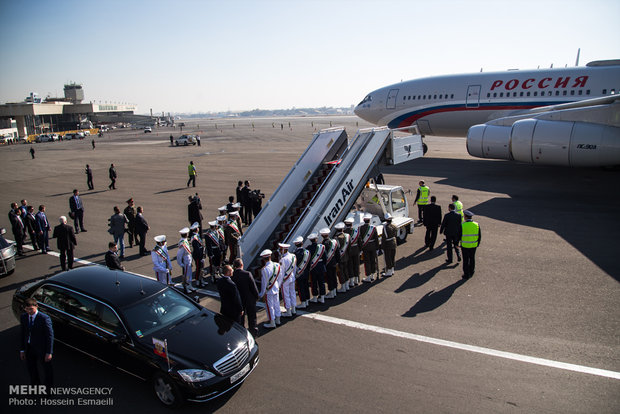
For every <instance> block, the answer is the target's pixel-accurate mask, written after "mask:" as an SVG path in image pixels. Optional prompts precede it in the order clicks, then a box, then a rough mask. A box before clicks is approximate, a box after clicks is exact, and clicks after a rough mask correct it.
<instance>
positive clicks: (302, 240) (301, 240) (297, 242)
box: [293, 236, 304, 244]
mask: <svg viewBox="0 0 620 414" xmlns="http://www.w3.org/2000/svg"><path fill="white" fill-rule="evenodd" d="M303 242H304V238H303V237H301V236H297V237H295V240H293V243H295V244H300V243H303Z"/></svg>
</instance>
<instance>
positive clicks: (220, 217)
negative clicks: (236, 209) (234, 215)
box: [216, 216, 226, 221]
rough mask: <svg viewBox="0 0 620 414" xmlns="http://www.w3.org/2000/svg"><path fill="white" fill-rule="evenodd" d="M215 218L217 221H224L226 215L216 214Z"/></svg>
mask: <svg viewBox="0 0 620 414" xmlns="http://www.w3.org/2000/svg"><path fill="white" fill-rule="evenodd" d="M216 220H217V221H226V216H217V217H216Z"/></svg>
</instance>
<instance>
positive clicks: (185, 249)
mask: <svg viewBox="0 0 620 414" xmlns="http://www.w3.org/2000/svg"><path fill="white" fill-rule="evenodd" d="M179 233H181V239H180V240H179V246H178V249H177V264H178V265H179V266H180V267H181V271H182V272H183V282H182V283H183V291H184V292H185V293H189V291H193V290H194V289H193V287H192V249H191V247H190V244H189V240H188V239H187V236H188V235H189V228H187V227H183V228H182V229H181V230H179ZM188 286H189V288H188Z"/></svg>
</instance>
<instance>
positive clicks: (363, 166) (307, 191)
mask: <svg viewBox="0 0 620 414" xmlns="http://www.w3.org/2000/svg"><path fill="white" fill-rule="evenodd" d="M422 155H423V144H422V137H421V136H420V135H417V134H416V135H408V136H404V137H395V136H394V130H391V129H388V128H386V127H382V128H371V129H363V130H359V131H358V132H357V134H356V135H355V137H353V139H351V140H349V139H348V137H347V133H346V131H345V130H344V128H330V129H325V130H322V131H320V132H318V133H316V134H315V135H314V137H313V139H312V141H311V143H310V145H309V146H308V148H307V149H306V151H305V152H304V153H303V154H302V156H301V157H300V158H299V160H298V161H297V163H295V165H294V166H293V168H292V169H291V171H290V172H289V173H288V174H287V176H286V177H285V178H284V180H282V183H281V184H280V186H279V187H278V188H277V190H276V191H275V192H274V194H273V195H272V196H271V198H270V199H269V201H268V202H267V204H265V206H263V208H262V210H261V212H260V214H259V215H258V216H257V217H256V218H255V219H254V220H253V222H252V225H251V226H250V227H249V228H248V230H247V231H246V232H245V233H244V234H243V236H242V237H241V240H240V241H239V248H240V250H241V254H242V257H243V261H244V263H245V265H246V268H247V269H252V268H253V267H255V266H256V265H257V263H255V261H256V259H257V258H258V256H259V254H260V252H261V251H262V250H264V249H272V250H275V248H276V246H277V243H279V242H286V243H291V241H292V240H293V239H294V238H296V237H297V236H303V237H304V238H306V237H307V236H308V235H309V234H310V233H314V232H318V231H319V229H321V228H324V227H328V228H330V229H331V228H333V226H334V225H335V224H336V223H338V222H340V221H343V220H344V219H345V218H346V216H347V214H348V213H349V212H350V211H351V209H352V208H353V206H354V203H355V201H356V200H357V198H358V196H359V195H360V194H361V192H362V190H363V189H364V187H365V185H366V183H367V182H368V181H369V179H370V178H371V177H375V176H376V175H377V174H378V172H379V169H378V167H380V166H383V165H395V164H399V163H401V162H405V161H410V160H413V159H416V158H419V157H421V156H422Z"/></svg>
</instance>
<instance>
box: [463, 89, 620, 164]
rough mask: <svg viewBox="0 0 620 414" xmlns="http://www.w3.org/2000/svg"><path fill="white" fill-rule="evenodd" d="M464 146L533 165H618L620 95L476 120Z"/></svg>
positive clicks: (488, 155) (473, 152) (475, 152)
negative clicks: (488, 119) (482, 122)
mask: <svg viewBox="0 0 620 414" xmlns="http://www.w3.org/2000/svg"><path fill="white" fill-rule="evenodd" d="M467 151H468V152H469V154H470V155H472V156H474V157H480V158H496V159H507V160H514V161H521V162H527V163H533V164H545V165H565V166H580V167H585V166H587V167H600V166H616V165H620V95H610V96H605V97H600V98H593V99H587V100H583V101H578V102H571V103H566V104H558V105H549V106H543V107H538V108H533V109H530V110H527V111H524V112H522V113H519V114H518V115H514V116H507V117H502V118H497V119H494V120H492V121H489V122H487V123H486V124H481V125H474V126H472V127H471V128H470V129H469V131H468V132H467Z"/></svg>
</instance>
